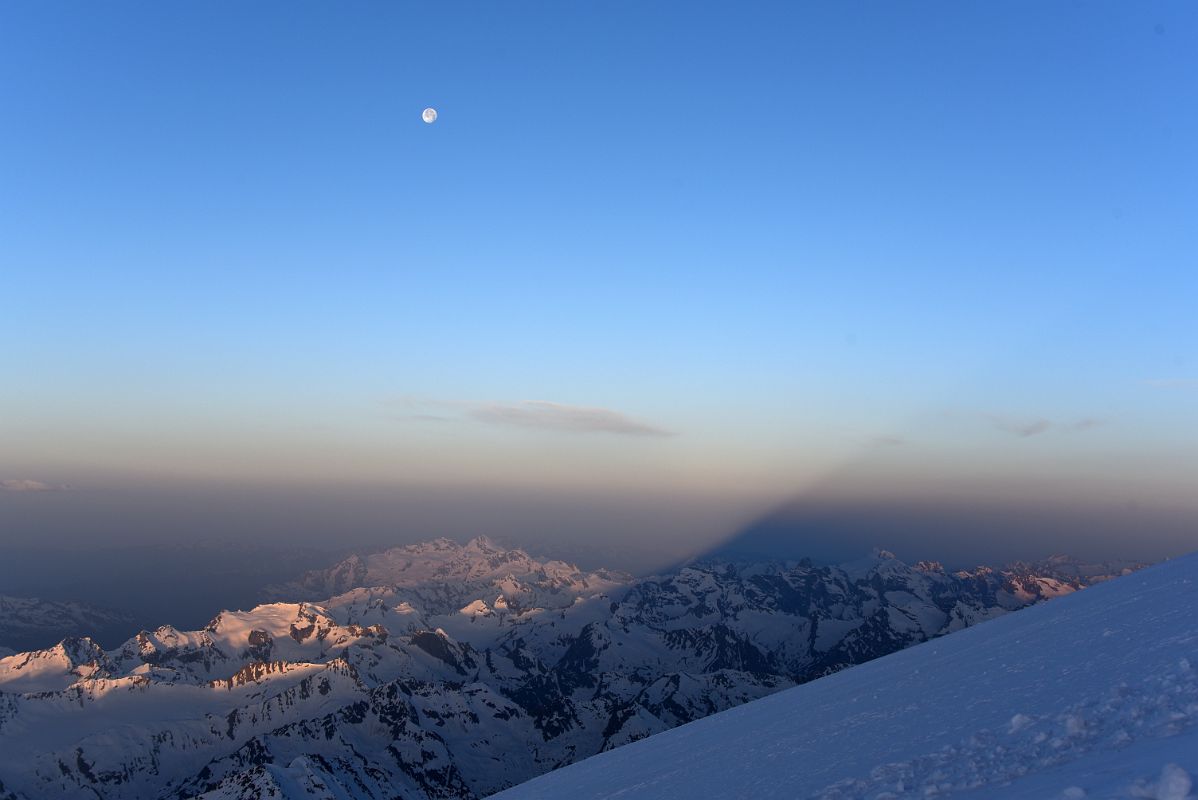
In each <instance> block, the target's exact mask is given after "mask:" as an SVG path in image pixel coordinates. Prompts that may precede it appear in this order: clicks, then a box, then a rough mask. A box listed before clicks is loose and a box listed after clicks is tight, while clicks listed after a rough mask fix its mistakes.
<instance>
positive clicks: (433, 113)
mask: <svg viewBox="0 0 1198 800" xmlns="http://www.w3.org/2000/svg"><path fill="white" fill-rule="evenodd" d="M420 118H421V119H422V120H424V121H425V122H427V123H428V124H429V125H432V124H433V123H434V122H436V121H437V109H435V108H426V109H424V111H422V112H421V114H420Z"/></svg>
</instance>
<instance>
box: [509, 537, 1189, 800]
mask: <svg viewBox="0 0 1198 800" xmlns="http://www.w3.org/2000/svg"><path fill="white" fill-rule="evenodd" d="M1196 784H1198V553H1196V554H1192V555H1189V556H1185V557H1183V558H1179V559H1175V560H1173V561H1169V562H1166V563H1164V564H1160V565H1158V566H1156V567H1152V568H1150V569H1146V570H1144V571H1141V572H1138V573H1135V574H1133V575H1127V576H1124V577H1121V578H1118V579H1116V580H1113V581H1109V582H1107V583H1105V584H1102V585H1099V586H1096V587H1093V588H1091V589H1089V590H1087V591H1085V592H1079V593H1076V594H1072V595H1069V596H1067V597H1062V598H1060V599H1058V600H1055V601H1054V602H1052V603H1047V604H1043V605H1037V606H1034V607H1031V608H1028V609H1025V610H1023V611H1021V612H1020V613H1018V614H1011V615H1007V616H1004V617H1001V618H999V619H995V620H993V621H990V622H987V623H986V624H985V625H982V626H979V627H975V628H969V629H966V630H962V631H960V632H958V633H955V634H953V635H952V636H949V637H945V638H942V639H936V640H933V641H930V642H927V643H925V644H921V645H917V646H914V647H911V648H908V649H906V650H903V651H901V652H897V653H894V654H892V655H889V656H885V657H883V658H880V659H877V660H875V661H872V662H870V663H867V664H863V665H861V666H857V667H854V668H852V669H849V670H845V671H843V672H839V673H837V674H834V675H831V676H828V677H826V678H822V679H820V680H818V681H814V682H812V683H808V684H805V685H802V686H798V687H796V688H793V689H789V690H786V691H783V692H779V693H777V694H774V695H772V696H770V697H767V698H764V699H761V700H757V701H755V702H752V703H748V704H746V705H743V706H740V707H737V708H733V709H731V710H728V711H724V712H722V713H719V714H715V715H713V716H710V717H706V718H704V719H700V720H698V721H696V722H692V723H690V724H687V725H684V726H682V727H679V728H675V729H674V730H671V731H667V732H664V733H661V734H658V735H656V736H653V737H652V738H649V739H646V740H643V741H639V742H635V743H632V744H629V745H627V746H625V747H622V748H619V749H618V750H614V751H611V752H607V753H602V754H600V755H597V756H593V757H591V758H589V759H587V760H585V761H581V762H579V763H576V764H574V765H572V766H568V767H565V768H563V769H560V770H558V771H556V772H552V773H549V774H547V775H543V776H541V777H539V778H535V779H533V780H531V781H529V782H527V783H524V784H521V785H520V786H517V787H514V788H512V789H509V790H507V791H505V792H501V793H500V794H497V795H495V796H494V800H551V799H552V800H558V799H559V798H570V800H604V799H607V798H620V800H634V798H653V800H691V799H692V798H754V799H755V800H773V799H774V798H776V799H777V800H782V799H783V798H785V799H786V800H794V798H829V800H836V799H838V798H875V799H876V800H884V799H888V800H893V799H894V798H909V797H943V796H949V795H951V796H960V797H968V798H979V799H980V798H1061V799H1062V800H1076V799H1077V798H1157V800H1183V799H1184V798H1194V797H1198V794H1195V792H1196V791H1198V785H1196Z"/></svg>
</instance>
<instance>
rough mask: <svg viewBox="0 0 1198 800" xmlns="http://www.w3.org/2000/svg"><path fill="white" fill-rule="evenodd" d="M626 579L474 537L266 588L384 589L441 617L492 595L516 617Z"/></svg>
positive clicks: (272, 591) (358, 560)
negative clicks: (411, 599) (407, 596)
mask: <svg viewBox="0 0 1198 800" xmlns="http://www.w3.org/2000/svg"><path fill="white" fill-rule="evenodd" d="M631 580H632V579H631V576H628V575H623V574H620V573H616V572H609V571H607V570H598V571H594V572H585V571H583V570H581V569H579V567H578V566H576V565H574V564H569V563H566V562H564V561H553V560H551V561H538V560H537V559H535V558H533V557H532V556H530V555H529V554H528V553H526V552H524V551H523V550H519V549H512V550H509V549H505V548H503V547H500V546H499V545H497V544H496V543H495V542H493V541H492V540H491V539H489V538H487V537H485V536H479V537H477V538H474V539H471V540H470V541H469V542H467V543H466V544H464V545H463V544H459V543H458V542H454V541H452V540H450V539H436V540H434V541H431V542H425V543H422V544H413V545H404V546H402V547H393V548H391V549H389V550H384V551H383V552H381V553H373V554H371V555H367V556H364V557H363V556H358V555H353V556H350V557H349V558H347V559H345V560H344V561H342V562H341V563H339V564H337V565H335V566H333V567H331V568H330V569H327V570H314V571H311V572H308V573H305V574H304V575H302V576H300V577H299V578H298V579H296V580H294V581H291V582H289V583H286V584H281V585H276V586H272V587H269V588H268V589H267V590H266V594H267V596H268V597H270V598H272V599H279V600H316V601H319V600H324V599H326V598H329V597H333V596H336V595H340V594H344V593H346V592H349V591H350V590H352V589H356V588H360V587H385V588H389V589H394V590H397V591H406V592H408V593H409V594H410V595H412V596H413V597H417V598H419V600H420V601H421V605H422V607H423V608H424V609H425V610H436V611H438V612H449V611H453V610H457V609H460V608H463V607H464V606H466V605H468V604H470V603H472V602H474V601H476V600H483V601H485V602H487V603H488V604H491V605H494V601H495V600H496V599H497V598H498V597H502V598H503V604H504V605H505V607H506V608H508V609H509V610H513V611H515V612H516V613H523V612H525V611H531V610H535V609H543V608H567V607H569V606H571V605H573V604H574V603H575V601H576V600H578V599H579V598H587V597H593V596H595V595H598V594H602V593H604V592H607V591H611V590H612V589H616V588H619V587H621V586H623V585H625V584H627V583H629V582H631Z"/></svg>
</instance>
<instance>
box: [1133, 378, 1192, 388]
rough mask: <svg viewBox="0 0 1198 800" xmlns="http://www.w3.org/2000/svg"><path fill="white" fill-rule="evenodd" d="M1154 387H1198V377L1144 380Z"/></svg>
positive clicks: (1146, 383)
mask: <svg viewBox="0 0 1198 800" xmlns="http://www.w3.org/2000/svg"><path fill="white" fill-rule="evenodd" d="M1144 385H1145V386H1151V387H1152V388H1154V389H1198V378H1156V379H1154V380H1150V381H1144Z"/></svg>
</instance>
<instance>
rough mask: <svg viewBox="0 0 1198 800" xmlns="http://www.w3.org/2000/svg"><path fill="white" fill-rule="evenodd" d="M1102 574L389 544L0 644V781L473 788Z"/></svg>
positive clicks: (26, 790) (315, 791) (79, 790)
mask: <svg viewBox="0 0 1198 800" xmlns="http://www.w3.org/2000/svg"><path fill="white" fill-rule="evenodd" d="M1097 572H1099V573H1103V574H1101V575H1099V574H1096V572H1095V570H1089V571H1087V572H1086V574H1085V575H1082V574H1076V575H1072V576H1071V575H1069V574H1067V573H1066V572H1065V571H1063V570H1061V569H1052V568H1045V569H1044V570H1040V571H1037V568H1035V567H1026V566H1021V567H1020V568H1018V569H1016V570H1014V571H1011V572H1003V571H995V570H989V569H979V570H976V571H973V572H969V573H956V574H947V573H946V572H945V571H944V570H943V569H941V568H940V567H939V566H938V565H935V564H920V565H917V566H915V567H912V566H908V565H905V564H903V563H901V562H899V561H897V560H896V559H895V558H894V557H893V556H891V555H890V554H888V553H881V552H879V553H876V554H875V555H873V556H871V557H869V558H866V559H862V560H860V561H858V562H854V563H852V564H846V565H842V566H840V567H817V566H813V565H811V564H807V563H798V564H761V565H733V564H724V563H710V564H694V565H691V566H688V567H685V568H683V569H681V570H679V571H677V572H676V573H673V574H670V575H665V576H658V577H654V578H647V579H640V580H633V579H631V578H628V577H627V576H619V575H618V574H616V573H606V572H592V573H584V572H583V571H581V570H579V569H578V568H577V567H574V566H572V565H569V564H564V563H562V562H547V563H541V562H537V561H535V560H534V559H532V558H531V557H529V556H528V555H527V554H525V553H523V552H521V551H505V550H502V549H500V548H497V547H495V546H494V545H493V544H492V543H490V542H488V541H486V540H475V541H474V542H471V543H469V544H467V545H465V546H463V545H457V544H454V543H452V542H446V541H445V540H439V541H437V542H433V543H430V544H428V545H422V546H413V547H407V548H398V549H396V550H391V551H388V552H387V553H384V554H381V555H379V556H370V557H367V558H365V559H351V560H349V561H347V562H343V563H342V564H341V565H338V567H336V568H334V569H333V570H331V571H329V572H327V573H320V574H319V575H308V576H305V577H304V578H302V579H301V580H299V581H297V582H295V583H293V584H290V585H289V586H290V588H288V589H280V590H278V591H279V592H280V593H281V594H284V595H286V594H288V593H290V594H291V595H292V596H293V597H294V599H295V600H296V601H297V602H282V603H272V604H267V605H262V606H258V607H257V608H254V609H252V610H250V611H238V612H230V611H226V612H222V613H221V614H219V615H217V616H216V617H215V618H214V619H213V620H212V622H211V623H209V624H208V625H207V626H206V627H205V628H203V629H202V630H198V631H179V630H176V629H174V628H171V627H169V626H166V627H162V628H159V629H157V630H155V631H143V632H142V633H140V634H138V635H137V636H135V637H134V638H132V639H130V640H129V641H127V642H125V643H124V644H123V645H121V646H120V647H118V648H116V649H114V650H108V651H104V650H102V649H101V648H99V647H98V646H97V645H95V643H94V642H92V641H91V640H89V639H86V638H76V639H69V640H65V641H64V642H63V643H62V644H60V645H58V646H56V647H54V648H50V649H47V650H42V651H35V652H30V653H19V654H15V655H12V656H9V657H6V658H2V659H0V784H2V785H3V787H4V789H3V790H0V798H5V797H6V794H5V793H8V795H11V796H12V797H14V798H18V800H35V799H36V798H42V797H64V798H85V797H86V798H94V797H97V796H99V797H102V798H121V799H122V800H124V799H128V800H132V799H133V798H164V799H165V798H184V797H194V796H199V795H203V796H205V797H210V798H246V799H247V800H248V798H257V797H271V796H275V797H287V798H293V797H318V798H319V797H329V798H332V797H336V798H346V797H353V798H392V797H397V796H398V797H405V798H478V797H484V796H486V795H488V794H491V793H493V792H495V791H498V790H501V789H503V788H505V787H508V786H512V785H515V784H517V783H520V782H522V781H525V780H527V779H529V778H532V777H534V776H536V775H538V774H541V773H543V772H547V771H549V770H552V769H555V768H557V767H560V766H562V765H565V764H569V763H572V762H574V761H578V760H580V759H583V758H586V757H588V756H591V755H594V754H596V753H600V752H603V751H606V750H610V749H612V748H615V747H618V746H620V745H624V744H628V743H630V742H635V741H637V740H639V739H643V738H645V737H646V736H650V735H652V734H656V733H660V732H662V731H665V730H668V729H670V728H672V727H675V726H677V725H680V724H682V723H686V722H690V721H693V720H696V719H699V718H701V717H705V716H708V715H710V714H713V713H716V712H718V711H722V710H725V709H728V708H731V707H733V706H737V705H740V704H743V703H746V702H749V701H752V700H756V699H759V698H762V697H764V696H766V695H768V694H771V693H773V692H776V691H778V690H779V689H784V688H787V687H791V686H794V685H795V684H798V683H803V682H806V681H809V680H811V679H813V678H816V677H819V676H821V675H826V674H829V673H833V672H837V671H839V670H841V669H843V668H844V667H846V666H849V665H851V664H856V663H860V662H862V661H866V660H869V659H872V658H876V657H877V656H880V655H884V654H886V653H890V652H893V651H895V650H898V649H901V648H904V647H907V646H909V645H911V644H916V643H918V642H922V641H926V640H928V639H930V638H933V637H937V636H940V635H942V634H945V633H948V632H951V631H954V630H957V629H958V628H961V627H965V626H968V625H971V624H973V623H974V622H977V621H981V620H985V619H989V618H991V617H994V616H998V615H1001V614H1005V613H1006V612H1007V611H1009V610H1012V609H1016V608H1020V607H1022V606H1024V605H1027V604H1029V603H1031V602H1034V601H1035V600H1038V599H1042V598H1046V597H1052V596H1056V595H1059V594H1065V593H1069V592H1071V591H1073V590H1074V589H1076V588H1078V587H1080V586H1082V585H1085V584H1086V583H1088V582H1090V581H1091V580H1092V579H1094V578H1098V577H1105V576H1106V572H1104V571H1103V570H1098V571H1097ZM347 574H349V575H351V576H358V577H353V578H345V577H344V576H345V575H347ZM363 576H364V578H363ZM359 578H363V579H364V580H365V582H366V584H367V585H364V586H358V587H347V586H346V585H345V582H346V581H351V582H352V581H353V580H358V579H359ZM305 587H307V588H305ZM324 589H331V590H333V591H334V592H335V594H334V596H332V597H327V598H325V599H318V598H316V597H305V593H307V592H309V591H312V592H315V591H322V590H324ZM343 590H344V591H343ZM312 600H317V602H310V601H312Z"/></svg>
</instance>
